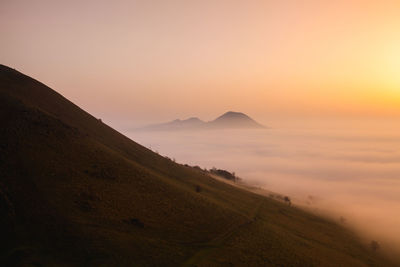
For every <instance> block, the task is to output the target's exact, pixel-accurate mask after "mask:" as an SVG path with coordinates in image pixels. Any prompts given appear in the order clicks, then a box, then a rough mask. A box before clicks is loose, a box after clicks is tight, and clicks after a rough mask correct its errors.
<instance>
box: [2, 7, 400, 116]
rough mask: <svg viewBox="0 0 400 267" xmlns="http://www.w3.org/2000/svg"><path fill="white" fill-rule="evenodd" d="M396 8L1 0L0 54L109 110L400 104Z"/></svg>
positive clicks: (359, 108) (143, 112) (191, 111)
mask: <svg viewBox="0 0 400 267" xmlns="http://www.w3.org/2000/svg"><path fill="white" fill-rule="evenodd" d="M82 2H84V3H82ZM399 14H400V1H367V0H364V1H355V0H354V1H351V0H347V1H321V0H319V1H317V0H315V1H313V0H304V1H297V0H293V1H207V0H204V1H167V0H163V1H161V0H160V1H104V0H97V1H94V0H93V1H54V0H38V1H31V0H26V1H19V0H2V1H1V2H0V34H1V42H0V61H1V63H2V64H6V65H9V66H11V67H14V68H17V69H18V70H20V71H22V72H24V73H26V74H28V75H30V76H32V77H34V78H37V79H38V80H40V81H42V82H44V83H46V84H48V85H49V86H51V87H52V88H54V89H56V90H58V91H59V92H60V93H61V94H63V95H64V96H66V97H67V98H69V99H71V100H72V101H74V102H75V103H77V104H78V105H80V106H82V107H83V108H85V109H86V110H88V111H90V112H91V113H94V114H96V115H98V116H101V117H103V118H106V119H109V120H132V121H133V122H145V121H158V120H169V119H173V118H185V117H190V116H199V117H200V118H203V119H206V120H207V119H212V118H213V117H215V116H217V115H219V114H220V113H223V112H224V111H227V110H236V111H242V112H245V113H248V114H250V115H252V116H253V117H256V118H257V117H262V118H264V117H268V116H278V115H288V116H291V115H296V116H297V115H305V116H319V115H321V116H324V115H329V116H331V115H341V116H342V115H345V116H347V115H376V116H380V115H384V116H388V115H395V116H398V115H400V30H399V29H400V16H399Z"/></svg>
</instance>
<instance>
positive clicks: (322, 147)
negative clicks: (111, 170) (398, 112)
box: [125, 120, 400, 252]
mask: <svg viewBox="0 0 400 267" xmlns="http://www.w3.org/2000/svg"><path fill="white" fill-rule="evenodd" d="M305 125H307V126H305ZM393 125H394V121H387V124H386V125H384V124H383V123H382V122H378V121H371V120H365V121H361V122H360V121H358V122H355V123H354V122H353V121H350V120H348V121H347V122H340V123H339V124H335V121H330V120H325V122H321V121H318V122H315V123H311V124H310V123H308V124H306V123H304V124H303V125H302V124H301V122H299V120H293V123H290V122H289V123H286V124H285V126H280V122H279V121H276V122H274V123H273V124H271V128H269V129H264V130H259V129H257V130H254V129H220V130H209V131H197V130H186V131H165V132H164V131H162V132H159V131H128V132H127V131H126V132H125V133H126V134H127V135H128V136H129V137H131V138H133V139H134V140H138V141H139V142H140V143H142V144H143V145H146V146H147V147H150V148H151V149H152V150H154V151H158V152H159V153H160V154H162V155H166V156H168V157H171V158H175V159H176V160H177V161H178V162H182V163H189V164H192V165H199V166H201V167H205V168H212V167H213V166H215V167H217V168H223V169H227V170H229V171H235V172H236V174H237V175H238V176H240V177H241V178H243V180H245V181H247V182H249V183H251V184H254V185H257V186H260V187H263V188H265V189H268V190H272V191H276V192H279V193H282V194H287V195H289V196H290V197H292V198H293V199H294V202H295V203H296V204H297V205H303V206H306V207H308V208H311V209H313V210H317V211H318V212H321V213H325V214H328V215H329V216H331V217H332V218H334V219H335V220H337V221H339V218H340V217H343V218H345V225H346V226H348V227H349V228H354V229H355V230H356V231H357V232H358V233H360V234H361V235H362V236H363V237H365V238H366V240H368V239H370V240H372V239H376V240H378V241H379V242H380V243H381V244H382V246H383V247H384V248H385V249H388V250H391V249H395V250H396V251H397V252H399V251H400V230H399V228H398V225H400V214H399V212H398V211H399V210H400V180H399V174H400V134H398V133H397V132H394V131H393V130H392V127H393ZM388 126H389V127H388ZM390 127H391V128H390Z"/></svg>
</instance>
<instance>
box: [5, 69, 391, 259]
mask: <svg viewBox="0 0 400 267" xmlns="http://www.w3.org/2000/svg"><path fill="white" fill-rule="evenodd" d="M0 122H1V126H2V127H0V140H1V142H0V236H1V237H2V242H0V266H26V265H27V266H54V265H57V266H177V265H178V266H179V265H200V266H201V265H207V266H210V265H231V264H234V265H237V266H240V265H242V266H255V265H271V266H274V265H275V266H282V265H283V266H294V265H298V266H307V265H323V266H365V265H374V264H375V265H379V264H380V265H387V264H388V263H387V262H385V261H384V259H382V258H381V257H380V256H379V255H377V254H374V253H372V252H371V251H368V250H367V249H366V248H365V247H364V246H362V245H361V244H360V243H358V241H357V239H356V238H355V237H354V236H353V235H352V234H351V233H349V232H347V231H345V230H343V229H342V228H340V227H339V226H337V225H336V224H334V223H332V222H329V221H326V220H323V219H321V218H318V217H316V216H313V215H311V214H307V213H305V212H303V211H301V210H298V209H296V208H293V207H288V206H286V205H284V204H283V203H279V202H276V201H274V200H271V199H268V198H265V197H262V196H259V195H255V194H253V193H250V192H248V191H245V190H241V189H239V188H236V187H232V186H230V185H227V184H224V183H221V182H218V181H216V180H214V179H212V178H210V177H209V176H207V175H206V174H204V173H202V172H201V171H199V170H195V169H193V168H190V167H184V166H182V165H180V164H177V163H174V162H172V161H171V160H169V159H167V158H164V157H162V156H159V155H157V154H155V153H153V152H152V151H150V150H148V149H146V148H144V147H142V146H140V145H139V144H137V143H135V142H133V141H131V140H130V139H128V138H126V137H125V136H123V135H122V134H120V133H118V132H117V131H115V130H113V129H112V128H110V127H108V126H107V125H105V124H104V123H102V122H101V121H99V120H98V119H96V118H95V117H93V116H91V115H90V114H88V113H86V112H85V111H83V110H82V109H80V108H79V107H77V106H76V105H74V104H73V103H71V102H70V101H68V100H67V99H65V98H64V97H62V96H61V95H60V94H58V93H56V92H55V91H53V90H52V89H50V88H48V87H47V86H45V85H43V84H41V83H40V82H38V81H36V80H34V79H32V78H30V77H28V76H25V75H23V74H21V73H19V72H17V71H15V70H13V69H10V68H8V67H6V66H0Z"/></svg>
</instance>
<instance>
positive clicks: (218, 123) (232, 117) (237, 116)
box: [140, 111, 265, 130]
mask: <svg viewBox="0 0 400 267" xmlns="http://www.w3.org/2000/svg"><path fill="white" fill-rule="evenodd" d="M263 128H265V127H264V126H263V125H261V124H259V123H258V122H256V121H255V120H253V119H252V118H250V117H249V116H247V115H246V114H244V113H241V112H233V111H228V112H226V113H224V114H223V115H221V116H219V117H218V118H216V119H215V120H213V121H209V122H204V121H202V120H200V119H199V118H196V117H193V118H189V119H186V120H179V119H177V120H173V121H171V122H167V123H161V124H153V125H149V126H146V127H144V128H141V129H140V130H200V129H263Z"/></svg>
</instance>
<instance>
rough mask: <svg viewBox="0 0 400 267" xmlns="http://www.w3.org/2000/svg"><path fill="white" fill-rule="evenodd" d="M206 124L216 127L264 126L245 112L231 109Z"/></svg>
mask: <svg viewBox="0 0 400 267" xmlns="http://www.w3.org/2000/svg"><path fill="white" fill-rule="evenodd" d="M208 125H209V126H211V127H217V128H265V127H264V126H263V125H261V124H259V123H258V122H256V121H255V120H253V119H252V118H250V117H249V116H247V115H246V114H244V113H241V112H233V111H228V112H226V113H225V114H223V115H221V116H219V117H218V118H216V119H215V120H213V121H210V122H209V123H208Z"/></svg>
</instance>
